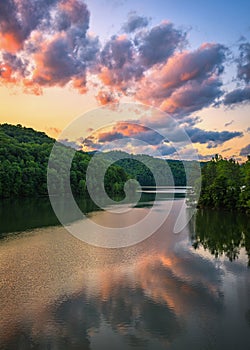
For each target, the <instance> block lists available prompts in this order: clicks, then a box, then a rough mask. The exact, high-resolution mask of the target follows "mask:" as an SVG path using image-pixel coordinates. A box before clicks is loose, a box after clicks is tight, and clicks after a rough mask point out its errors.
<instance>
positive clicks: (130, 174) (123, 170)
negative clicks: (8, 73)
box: [0, 124, 250, 212]
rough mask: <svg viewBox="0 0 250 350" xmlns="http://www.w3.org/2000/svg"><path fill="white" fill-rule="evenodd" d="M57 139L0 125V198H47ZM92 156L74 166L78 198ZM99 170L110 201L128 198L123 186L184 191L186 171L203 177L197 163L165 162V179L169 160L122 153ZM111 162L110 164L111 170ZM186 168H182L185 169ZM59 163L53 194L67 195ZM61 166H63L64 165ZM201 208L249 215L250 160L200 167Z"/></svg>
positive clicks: (82, 156)
mask: <svg viewBox="0 0 250 350" xmlns="http://www.w3.org/2000/svg"><path fill="white" fill-rule="evenodd" d="M54 143H55V140H54V139H52V138H50V137H49V136H47V135H46V134H45V133H43V132H38V131H35V130H33V129H31V128H26V127H22V126H21V125H19V124H18V125H16V126H14V125H9V124H1V125H0V197H1V198H8V197H31V196H32V197H34V196H41V195H47V194H48V193H47V168H48V159H49V156H50V153H51V150H52V147H53V145H54ZM60 147H61V148H60V159H62V160H63V157H64V154H65V156H67V150H69V147H67V146H65V145H63V144H61V145H60ZM92 157H93V154H89V153H85V152H82V151H76V152H75V156H74V158H73V161H72V165H71V171H70V180H71V189H72V192H73V193H74V194H75V195H87V194H88V192H87V188H86V170H87V168H88V164H89V161H90V160H91V158H92ZM98 162H99V163H98V164H97V166H98V167H99V169H101V168H102V167H105V168H107V169H108V170H107V172H106V174H105V178H104V185H105V189H106V191H107V193H108V194H109V195H110V196H112V195H113V196H115V195H117V194H119V195H121V194H122V195H124V192H123V188H124V184H125V182H126V181H127V180H128V179H136V180H137V181H138V182H139V183H140V185H141V186H154V185H155V179H154V176H155V175H156V176H157V178H158V179H159V183H158V184H160V185H165V186H166V185H171V184H173V182H174V184H175V185H176V186H185V185H186V176H185V169H184V165H185V167H186V168H188V169H189V172H191V173H192V174H193V176H192V180H193V183H191V184H190V183H189V185H195V180H196V179H197V178H198V175H199V171H198V170H199V164H198V163H197V162H192V161H191V162H184V163H182V162H180V161H177V160H167V165H168V167H169V169H170V171H171V173H172V176H173V182H172V181H171V176H170V177H168V176H166V172H165V169H166V167H165V165H166V160H163V159H157V158H153V157H151V156H148V155H131V154H128V153H125V152H121V151H112V152H108V153H100V154H99V155H98ZM111 163H113V164H112V165H110V164H111ZM183 164H184V165H183ZM57 166H58V164H56V162H55V166H54V167H52V168H50V169H49V171H50V173H51V174H52V176H53V178H54V180H55V181H54V184H55V188H54V191H55V193H58V192H59V193H62V192H64V191H65V183H64V182H65V179H64V177H63V176H59V175H58V169H57ZM60 166H61V167H63V161H62V162H61V164H60ZM98 173H99V171H98V169H97V170H96V174H97V175H96V176H95V177H93V179H91V183H90V184H89V186H90V187H92V188H94V189H95V191H96V190H98V188H99V187H100V182H101V181H99V179H98ZM198 206H199V207H200V208H225V209H230V210H231V209H235V208H238V209H240V210H244V211H248V212H249V211H250V157H248V160H247V161H246V162H245V163H244V164H241V165H240V164H239V163H237V162H236V161H235V160H233V159H229V160H226V159H223V158H222V157H221V156H218V155H216V156H215V157H214V158H213V159H212V160H211V161H209V162H207V163H203V164H202V186H201V195H200V199H199V203H198Z"/></svg>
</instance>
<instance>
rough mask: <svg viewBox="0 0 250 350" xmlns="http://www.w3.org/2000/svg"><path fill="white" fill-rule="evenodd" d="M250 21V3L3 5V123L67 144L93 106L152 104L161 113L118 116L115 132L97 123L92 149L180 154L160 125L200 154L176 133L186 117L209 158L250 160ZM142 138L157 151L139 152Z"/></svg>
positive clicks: (22, 0) (39, 1)
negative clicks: (67, 135)
mask: <svg viewBox="0 0 250 350" xmlns="http://www.w3.org/2000/svg"><path fill="white" fill-rule="evenodd" d="M249 13H250V2H249V1H243V0H240V1H237V2H235V1H224V0H221V1H214V0H212V1H203V0H200V1H199V0H192V1H186V0H175V1H170V0H165V1H163V0H159V1H149V0H144V1H139V0H136V1H132V0H86V1H83V0H4V1H1V2H0V123H5V122H7V123H11V124H18V123H19V124H22V125H23V126H27V127H33V128H35V129H37V130H42V131H45V132H46V133H47V134H49V135H50V136H52V137H60V134H61V132H62V131H63V130H64V129H65V128H66V127H67V126H68V125H70V124H71V123H72V122H73V121H74V120H75V118H77V117H79V116H82V115H84V114H85V113H90V111H92V110H93V109H96V108H101V107H102V106H107V107H106V108H110V110H111V111H113V110H114V106H113V103H115V104H118V105H119V104H120V103H123V102H127V103H133V104H138V103H140V104H144V105H146V106H149V108H150V107H152V109H150V111H152V113H151V114H152V115H151V116H148V117H147V118H145V117H143V116H138V115H137V116H135V115H134V114H133V113H132V114H131V115H128V114H124V113H121V116H120V117H117V120H116V119H115V118H116V117H115V114H113V115H114V121H113V122H114V123H113V125H112V126H109V127H106V128H105V129H104V130H95V126H94V127H92V128H89V126H88V125H86V127H85V130H82V137H78V143H80V147H82V148H83V149H84V150H94V149H100V150H101V149H103V147H105V148H106V149H107V148H109V146H110V142H111V140H112V141H113V142H115V144H116V146H117V147H118V148H121V149H125V150H127V151H133V152H139V153H141V152H144V150H145V149H146V148H147V149H149V148H150V149H151V151H153V152H156V153H157V152H158V151H159V152H161V154H162V155H163V156H164V157H167V158H175V157H176V149H175V148H174V147H173V145H172V144H171V143H170V142H169V141H167V140H166V139H165V140H164V138H161V137H157V135H156V133H154V130H155V129H157V131H158V132H159V133H160V134H163V135H169V134H171V138H172V140H174V141H175V142H177V143H178V142H179V146H180V147H178V152H179V154H180V156H181V157H182V158H188V154H189V150H188V149H187V148H186V146H185V145H184V143H182V142H180V141H179V140H178V132H177V131H176V130H169V129H168V128H169V125H170V123H169V120H170V118H174V120H175V121H176V122H177V123H178V125H180V128H184V129H185V131H186V133H187V135H188V137H189V138H190V140H191V142H192V144H193V147H194V148H195V149H196V150H197V152H198V154H199V157H200V159H201V160H206V159H209V158H211V156H213V155H214V154H216V153H219V154H221V155H222V156H223V157H227V158H229V157H234V158H235V159H236V160H239V161H244V160H245V159H246V156H247V155H248V154H250V125H249V124H250V123H249V120H250V19H249ZM109 106H110V107H109ZM110 113H113V112H110ZM116 115H117V113H116ZM93 118H94V117H93ZM95 118H100V119H102V118H103V116H102V113H96V114H95ZM83 120H84V117H83ZM87 120H88V118H86V123H87ZM128 120H130V121H132V122H134V123H136V124H135V125H133V126H131V125H129V123H128ZM145 122H146V125H143V123H145ZM98 123H99V122H98V121H97V123H96V126H97V125H98ZM126 123H127V124H126ZM139 124H140V125H139ZM152 129H153V130H152ZM86 131H88V132H89V133H90V135H87V136H86V135H85V134H86ZM91 133H92V134H91ZM83 135H85V136H84V137H83ZM141 135H143V137H142V140H143V142H146V143H147V147H146V148H145V146H143V147H142V146H141V145H139V146H137V147H135V145H133V146H131V142H129V139H128V137H133V138H135V139H136V138H138V137H141ZM79 140H80V141H81V142H79ZM67 141H68V142H70V141H75V140H70V139H69V140H67ZM78 146H79V144H78Z"/></svg>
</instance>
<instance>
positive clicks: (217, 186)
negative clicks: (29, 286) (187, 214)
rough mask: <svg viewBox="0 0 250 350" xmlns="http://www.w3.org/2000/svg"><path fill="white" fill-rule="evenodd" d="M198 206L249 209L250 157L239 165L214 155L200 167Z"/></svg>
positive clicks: (231, 160) (232, 160)
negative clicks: (200, 181)
mask: <svg viewBox="0 0 250 350" xmlns="http://www.w3.org/2000/svg"><path fill="white" fill-rule="evenodd" d="M199 207H207V208H225V209H230V210H232V209H237V208H238V209H243V210H246V211H249V210H250V159H248V160H247V162H246V163H244V164H242V165H240V164H239V163H237V162H236V161H235V160H234V159H229V160H227V159H223V158H222V157H221V156H218V155H216V156H215V158H213V159H212V160H211V161H210V162H208V163H207V164H206V165H205V166H204V167H203V168H202V186H201V195H200V199H199Z"/></svg>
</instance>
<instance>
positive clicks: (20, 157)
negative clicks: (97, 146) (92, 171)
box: [0, 124, 129, 198]
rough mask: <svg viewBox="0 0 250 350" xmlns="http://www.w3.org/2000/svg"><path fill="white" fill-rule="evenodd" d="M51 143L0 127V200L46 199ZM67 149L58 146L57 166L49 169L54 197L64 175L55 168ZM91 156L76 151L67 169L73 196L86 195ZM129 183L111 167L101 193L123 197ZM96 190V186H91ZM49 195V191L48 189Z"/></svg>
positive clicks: (62, 186) (28, 132) (30, 133)
mask: <svg viewBox="0 0 250 350" xmlns="http://www.w3.org/2000/svg"><path fill="white" fill-rule="evenodd" d="M54 143H55V140H54V139H52V138H50V137H49V136H47V135H46V134H45V133H43V132H37V131H35V130H33V129H32V128H26V127H22V126H21V125H20V124H18V125H16V126H14V125H9V124H1V125H0V197H1V198H9V197H34V196H42V195H47V194H48V190H47V168H48V160H49V157H50V153H51V150H52V147H53V145H54ZM67 150H68V147H66V146H64V145H63V144H61V147H60V160H61V161H60V164H57V163H56V162H55V163H54V164H53V166H52V167H51V168H50V169H49V172H50V175H51V177H53V179H54V184H55V188H54V190H55V193H63V192H64V190H65V183H64V181H66V174H65V176H61V172H60V174H59V171H58V168H57V167H58V166H60V167H62V166H63V159H64V155H65V157H66V156H67ZM91 157H92V156H91V155H89V154H88V153H85V152H82V151H76V153H75V156H74V158H73V160H72V165H71V169H70V183H71V190H72V192H73V194H75V195H86V194H87V188H86V170H87V167H88V163H89V161H90V159H91ZM99 166H100V167H102V166H103V167H105V166H106V163H105V160H100V162H99ZM128 179H129V176H128V175H127V174H126V172H125V171H124V169H122V168H121V167H119V166H117V165H111V166H109V167H108V170H107V172H106V174H105V179H104V180H105V181H104V183H105V189H106V191H107V193H108V194H109V195H116V194H123V187H124V183H125V182H126V181H127V180H128ZM90 185H91V186H92V187H94V188H95V189H96V190H98V186H99V184H98V183H97V182H96V181H95V179H93V180H92V182H91V184H90ZM52 191H53V188H52Z"/></svg>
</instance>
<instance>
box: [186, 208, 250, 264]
mask: <svg viewBox="0 0 250 350" xmlns="http://www.w3.org/2000/svg"><path fill="white" fill-rule="evenodd" d="M190 226H191V229H190V233H191V241H192V245H193V247H194V249H199V248H200V247H203V248H204V249H205V250H208V251H209V252H210V253H211V254H212V255H214V256H215V257H216V258H218V257H220V256H222V255H225V256H226V257H227V258H228V259H229V260H230V261H233V260H235V259H238V257H239V254H240V251H241V250H242V249H244V248H245V250H246V254H247V256H248V266H250V220H249V216H247V215H245V214H242V213H239V212H227V211H221V210H220V211H218V210H216V211H213V210H198V211H197V214H196V216H195V218H194V219H193V220H192V222H191V223H190Z"/></svg>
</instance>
